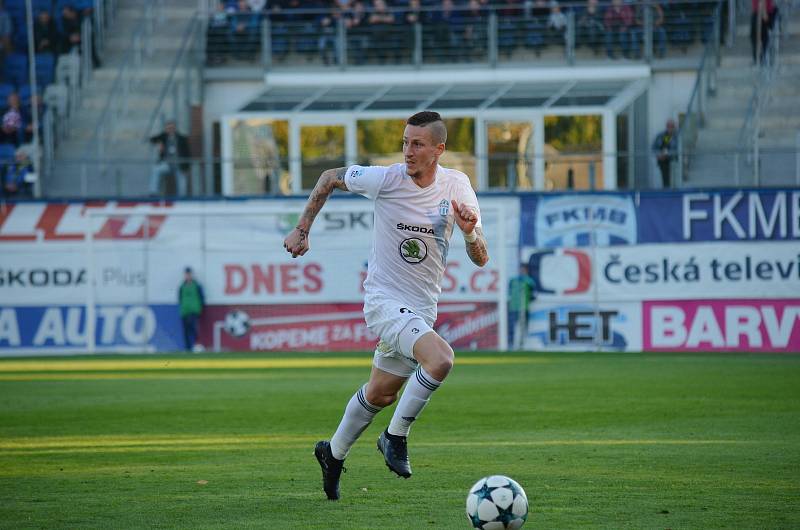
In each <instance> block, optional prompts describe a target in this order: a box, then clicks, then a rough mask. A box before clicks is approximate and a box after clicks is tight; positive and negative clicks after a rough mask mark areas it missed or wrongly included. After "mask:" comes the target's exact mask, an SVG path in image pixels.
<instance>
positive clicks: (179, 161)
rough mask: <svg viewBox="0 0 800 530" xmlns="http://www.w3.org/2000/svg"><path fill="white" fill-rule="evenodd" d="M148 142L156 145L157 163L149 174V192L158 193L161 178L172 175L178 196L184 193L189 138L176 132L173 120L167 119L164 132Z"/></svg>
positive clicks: (187, 170) (187, 167) (186, 179)
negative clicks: (175, 182)
mask: <svg viewBox="0 0 800 530" xmlns="http://www.w3.org/2000/svg"><path fill="white" fill-rule="evenodd" d="M150 143H151V144H155V145H157V146H158V164H156V165H155V167H154V168H153V172H152V173H151V174H150V194H151V195H160V192H161V180H162V179H163V178H164V177H166V176H167V175H173V176H174V177H175V180H176V181H177V188H178V190H177V191H178V196H180V197H183V196H185V195H186V191H187V183H188V172H189V169H191V168H190V166H189V157H191V151H190V149H189V140H188V138H186V136H184V135H182V134H180V133H178V129H177V126H176V124H175V121H174V120H169V121H168V122H167V123H166V124H165V125H164V132H162V133H161V134H157V135H155V136H153V137H151V138H150Z"/></svg>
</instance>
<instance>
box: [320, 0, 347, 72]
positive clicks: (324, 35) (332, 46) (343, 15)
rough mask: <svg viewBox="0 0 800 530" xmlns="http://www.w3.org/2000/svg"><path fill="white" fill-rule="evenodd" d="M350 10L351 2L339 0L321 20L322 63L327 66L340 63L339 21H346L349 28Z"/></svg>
mask: <svg viewBox="0 0 800 530" xmlns="http://www.w3.org/2000/svg"><path fill="white" fill-rule="evenodd" d="M349 9H350V2H349V0H337V1H336V2H335V3H334V5H333V6H331V8H330V11H329V12H328V13H326V14H324V15H322V16H321V17H320V18H319V28H320V29H319V31H320V35H319V41H318V47H319V53H320V56H321V57H322V62H323V63H325V64H328V65H330V64H335V63H337V62H338V57H337V56H338V51H339V48H338V43H339V39H338V36H337V31H338V27H339V20H345V26H347V22H346V21H347V11H348V10H349Z"/></svg>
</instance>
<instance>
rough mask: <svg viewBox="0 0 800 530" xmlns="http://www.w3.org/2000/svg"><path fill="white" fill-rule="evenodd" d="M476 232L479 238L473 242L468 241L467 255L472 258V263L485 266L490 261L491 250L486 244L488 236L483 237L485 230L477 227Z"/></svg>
mask: <svg viewBox="0 0 800 530" xmlns="http://www.w3.org/2000/svg"><path fill="white" fill-rule="evenodd" d="M475 233H476V234H477V235H478V239H476V240H475V241H473V242H472V243H467V256H469V259H471V260H472V263H474V264H475V265H477V266H478V267H483V266H484V265H486V263H487V262H488V261H489V250H488V248H487V245H486V238H484V237H483V230H481V229H480V228H479V227H477V226H476V227H475Z"/></svg>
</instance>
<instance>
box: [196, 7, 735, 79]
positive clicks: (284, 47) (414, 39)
mask: <svg viewBox="0 0 800 530" xmlns="http://www.w3.org/2000/svg"><path fill="white" fill-rule="evenodd" d="M729 1H733V0H725V2H726V3H727V2H729ZM218 5H219V3H212V4H211V5H209V4H208V3H206V2H205V1H204V0H200V6H201V8H202V12H205V13H208V27H207V34H208V48H207V51H208V57H209V64H211V65H215V66H218V65H222V64H229V63H233V62H236V63H238V64H259V56H260V63H261V64H263V65H264V66H265V67H266V68H281V67H293V68H296V67H298V66H304V65H305V66H329V67H338V68H348V67H353V66H361V65H375V64H383V63H389V64H395V65H409V66H413V67H417V68H419V67H421V66H423V65H433V64H442V63H459V62H465V61H468V62H470V63H482V64H486V65H489V66H492V67H494V66H497V65H498V64H501V63H507V62H519V61H530V60H532V59H537V60H538V59H550V60H554V61H558V62H566V63H568V64H573V63H575V62H576V61H579V60H585V59H590V60H594V58H595V56H598V55H605V56H606V57H608V58H610V59H621V58H626V59H632V60H643V61H646V62H650V61H652V60H653V59H655V58H660V57H665V56H671V57H683V56H685V55H686V54H687V52H688V50H689V49H690V48H692V47H693V46H696V45H698V44H701V43H705V42H707V41H708V40H709V39H710V34H711V27H712V23H713V21H712V17H714V16H719V12H720V11H719V10H717V11H715V9H716V8H717V1H716V0H705V1H704V0H701V1H695V2H688V1H682V0H677V1H672V2H669V3H666V4H662V3H659V2H654V1H651V0H639V1H637V2H630V3H628V2H626V3H625V4H624V5H623V6H622V7H621V8H620V9H622V10H624V11H625V13H626V14H625V15H624V17H622V18H624V19H625V20H627V22H625V23H620V24H607V23H606V18H605V16H604V15H605V9H606V6H607V4H606V3H602V2H601V3H600V4H599V5H598V7H596V8H592V9H594V11H592V10H591V9H589V8H588V7H587V4H586V2H560V5H558V6H556V5H552V6H551V5H550V4H548V6H547V7H538V6H536V5H534V4H533V2H524V3H516V4H509V5H504V4H503V3H502V2H498V3H496V5H492V6H491V7H488V8H481V9H479V10H476V11H474V12H473V11H469V10H467V9H466V8H464V7H456V8H453V10H452V11H449V12H443V11H442V10H441V9H433V8H419V9H416V10H415V9H412V8H405V9H401V8H392V9H389V10H387V11H386V12H384V13H382V14H384V15H388V16H389V19H390V20H391V21H392V22H386V21H384V22H380V23H378V22H374V23H370V17H371V16H372V14H373V12H372V11H370V10H369V9H367V10H365V11H364V13H363V16H362V15H358V16H359V17H361V18H359V21H360V23H358V24H353V23H351V19H350V18H347V21H348V22H347V23H345V17H346V16H348V17H349V15H347V14H345V15H342V16H338V15H334V14H332V12H331V11H330V10H319V9H298V10H283V11H275V12H272V11H265V12H263V13H250V12H247V13H236V12H233V13H231V12H227V11H224V10H222V11H220V10H218V9H217V6H218ZM662 6H663V7H662ZM715 13H716V14H715ZM337 17H338V18H337ZM729 31H732V30H731V29H730V28H729Z"/></svg>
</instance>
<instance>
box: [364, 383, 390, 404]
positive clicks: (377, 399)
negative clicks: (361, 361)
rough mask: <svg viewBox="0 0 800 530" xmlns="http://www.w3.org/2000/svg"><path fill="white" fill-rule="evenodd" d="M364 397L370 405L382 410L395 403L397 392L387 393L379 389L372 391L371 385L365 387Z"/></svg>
mask: <svg viewBox="0 0 800 530" xmlns="http://www.w3.org/2000/svg"><path fill="white" fill-rule="evenodd" d="M366 397H367V401H369V402H370V404H372V405H375V406H376V407H381V408H383V407H388V406H389V405H391V404H392V403H394V402H395V401H397V392H393V393H389V392H386V391H381V390H380V389H379V388H374V389H373V388H372V386H371V385H367V391H366Z"/></svg>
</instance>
